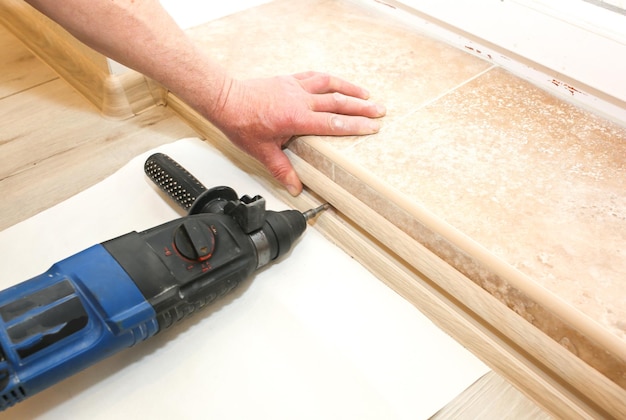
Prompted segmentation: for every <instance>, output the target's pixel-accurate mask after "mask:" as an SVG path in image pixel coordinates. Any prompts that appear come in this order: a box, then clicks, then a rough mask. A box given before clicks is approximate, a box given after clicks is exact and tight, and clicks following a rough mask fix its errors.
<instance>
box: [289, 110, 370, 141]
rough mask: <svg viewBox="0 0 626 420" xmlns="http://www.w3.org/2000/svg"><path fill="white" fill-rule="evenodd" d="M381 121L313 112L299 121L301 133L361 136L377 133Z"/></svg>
mask: <svg viewBox="0 0 626 420" xmlns="http://www.w3.org/2000/svg"><path fill="white" fill-rule="evenodd" d="M380 127H381V123H380V121H378V120H373V119H371V118H368V117H362V116H353V115H341V114H334V113H331V112H315V113H312V114H311V115H310V116H309V118H307V119H306V120H304V121H301V127H300V131H302V134H312V135H319V136H363V135H368V134H374V133H377V132H378V131H379V130H380Z"/></svg>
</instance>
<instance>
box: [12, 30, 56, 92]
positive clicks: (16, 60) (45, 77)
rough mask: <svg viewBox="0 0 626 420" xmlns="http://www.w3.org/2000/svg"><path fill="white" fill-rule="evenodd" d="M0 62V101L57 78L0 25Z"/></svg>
mask: <svg viewBox="0 0 626 420" xmlns="http://www.w3.org/2000/svg"><path fill="white" fill-rule="evenodd" d="M0 62H1V63H2V71H1V72H0V99H2V98H6V97H7V96H10V95H13V94H15V93H17V92H21V91H22V90H25V89H28V88H31V87H33V86H37V85H39V84H41V83H45V82H48V81H50V80H54V79H57V78H58V76H57V75H56V74H55V73H54V72H53V71H52V70H51V69H50V68H49V67H48V66H47V65H46V64H44V63H43V62H41V61H40V60H38V59H37V58H35V56H34V55H32V54H31V53H30V52H29V51H28V50H27V49H26V48H24V47H23V46H22V44H21V43H20V42H19V40H18V39H17V38H15V37H14V36H13V35H12V34H11V33H10V32H9V31H8V30H7V29H5V28H4V27H3V26H1V25H0ZM24 69H28V71H24Z"/></svg>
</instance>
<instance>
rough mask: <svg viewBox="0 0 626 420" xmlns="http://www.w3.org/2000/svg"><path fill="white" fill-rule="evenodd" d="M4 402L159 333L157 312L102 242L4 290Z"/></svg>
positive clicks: (0, 295) (0, 338)
mask: <svg viewBox="0 0 626 420" xmlns="http://www.w3.org/2000/svg"><path fill="white" fill-rule="evenodd" d="M0 318H1V319H0V347H1V348H2V352H3V354H2V357H1V359H0V389H2V394H1V397H0V407H2V408H5V407H8V406H11V405H13V404H14V403H15V402H17V401H20V400H21V399H23V398H25V397H26V396H29V395H32V394H35V393H37V392H39V391H42V390H43V389H45V388H47V387H49V386H51V385H53V384H55V383H57V382H58V381H60V380H61V379H64V378H66V377H68V376H70V375H73V374H75V373H77V372H79V371H81V370H83V369H84V368H86V367H88V366H90V365H92V364H94V363H96V362H98V361H100V360H102V359H104V358H106V357H108V356H110V355H111V354H113V353H116V352H117V351H119V350H121V349H123V348H126V347H130V346H132V345H134V344H135V343H137V342H139V341H142V340H145V339H146V338H148V337H150V336H152V335H154V334H155V333H156V332H157V330H158V324H157V321H156V313H155V311H154V309H153V308H152V306H151V305H150V304H149V303H148V302H147V301H146V299H145V298H144V297H143V295H142V294H141V292H140V291H139V289H138V288H137V286H136V285H135V283H134V282H133V281H132V279H130V277H129V276H128V274H127V273H126V272H125V271H124V270H123V269H122V267H121V266H120V265H119V264H118V263H117V261H115V260H114V259H113V258H112V257H111V255H110V254H109V253H108V252H107V251H106V250H105V249H104V247H102V245H96V246H93V247H91V248H88V249H86V250H85V251H82V252H80V253H78V254H76V255H74V256H72V257H69V258H67V259H65V260H63V261H60V262H58V263H56V264H55V265H53V266H52V267H51V268H50V270H48V271H47V272H45V273H43V274H41V275H39V276H37V277H34V278H32V279H30V280H28V281H25V282H23V283H20V284H18V285H16V286H13V287H11V288H9V289H6V290H4V291H2V292H0Z"/></svg>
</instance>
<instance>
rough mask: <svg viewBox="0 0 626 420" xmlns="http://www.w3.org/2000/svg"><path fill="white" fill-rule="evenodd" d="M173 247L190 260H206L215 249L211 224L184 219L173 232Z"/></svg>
mask: <svg viewBox="0 0 626 420" xmlns="http://www.w3.org/2000/svg"><path fill="white" fill-rule="evenodd" d="M174 247H175V248H176V250H177V251H178V253H179V254H180V255H181V256H182V257H184V258H187V259H189V260H192V261H206V260H208V259H209V258H211V255H213V250H214V249H215V234H214V233H213V229H212V228H211V226H209V225H207V224H206V223H202V222H201V221H199V220H196V219H193V218H191V219H186V220H185V221H184V222H183V223H182V224H181V225H180V226H179V227H178V228H177V229H176V231H175V232H174Z"/></svg>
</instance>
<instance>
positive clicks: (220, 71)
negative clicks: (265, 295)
mask: <svg viewBox="0 0 626 420" xmlns="http://www.w3.org/2000/svg"><path fill="white" fill-rule="evenodd" d="M27 1H28V2H29V3H30V4H31V5H32V6H34V7H35V8H37V9H38V10H40V11H41V12H42V13H44V14H46V15H47V16H49V17H50V18H51V19H53V20H55V21H56V22H57V23H59V24H60V25H61V26H63V27H64V28H65V29H67V30H68V31H69V32H70V33H72V34H73V35H74V36H75V37H76V38H78V39H80V40H81V41H82V42H84V43H85V44H87V45H89V46H90V47H92V48H94V49H95V50H97V51H99V52H100V53H102V54H104V55H106V56H108V57H110V58H112V59H113V60H115V61H118V62H120V63H122V64H124V65H126V66H128V67H130V68H133V69H135V70H137V71H139V72H141V73H143V74H145V75H146V76H148V77H150V78H152V79H154V80H156V81H158V82H159V83H161V84H162V85H163V86H165V87H166V88H167V89H168V90H170V91H171V92H173V93H174V94H176V95H177V96H178V97H180V98H181V99H182V100H183V101H185V102H186V103H187V104H189V105H190V106H191V107H193V108H194V109H195V110H196V111H198V112H199V113H200V114H201V115H203V116H204V117H205V118H206V119H208V120H209V121H211V122H212V123H213V124H215V125H216V126H217V127H218V128H219V129H220V130H222V132H223V133H224V134H225V135H226V136H227V137H228V138H229V139H230V140H231V141H232V142H233V143H234V144H236V145H237V146H238V147H239V148H241V149H242V150H244V151H245V152H246V153H248V154H250V155H251V156H253V157H254V158H256V159H257V160H259V161H260V162H261V163H263V164H264V165H265V166H266V167H267V169H268V170H269V171H270V172H271V174H272V175H273V176H274V177H275V178H276V179H277V180H278V181H279V182H281V183H282V184H283V185H284V186H285V187H286V188H287V189H288V190H289V192H290V193H291V194H294V195H296V194H298V193H299V192H300V191H301V190H302V184H301V183H300V180H299V179H298V176H297V174H296V173H295V171H294V169H293V167H292V166H291V163H290V162H289V160H288V158H287V156H286V155H285V154H284V153H283V151H282V146H283V145H284V144H285V143H286V142H287V141H289V139H290V138H292V137H293V136H295V135H304V134H318V135H361V134H371V133H375V132H376V131H378V130H379V128H380V124H379V122H378V121H376V120H375V118H378V117H381V116H382V115H384V113H385V109H384V107H382V106H379V105H376V104H374V103H372V102H369V101H367V98H368V93H367V91H365V90H364V89H362V88H360V87H358V86H355V85H353V84H351V83H349V82H346V81H344V80H341V79H339V78H336V77H333V76H330V75H328V74H322V73H315V72H308V73H301V74H296V75H291V76H279V77H273V78H269V79H255V80H237V79H234V78H233V77H232V76H231V75H230V74H229V73H228V72H227V71H226V70H225V69H224V68H223V67H222V66H221V65H220V64H219V63H218V62H216V61H215V60H213V59H211V57H209V56H208V55H207V54H205V53H204V52H203V51H201V50H199V49H198V48H197V47H196V46H195V45H194V43H193V42H192V41H191V40H190V39H189V38H188V37H187V35H186V34H185V33H184V31H182V30H181V28H180V27H178V25H177V24H176V23H175V22H174V20H173V19H172V18H171V17H170V15H169V14H168V13H167V12H166V11H165V10H164V9H163V8H162V6H161V5H160V3H159V2H158V0H27Z"/></svg>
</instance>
